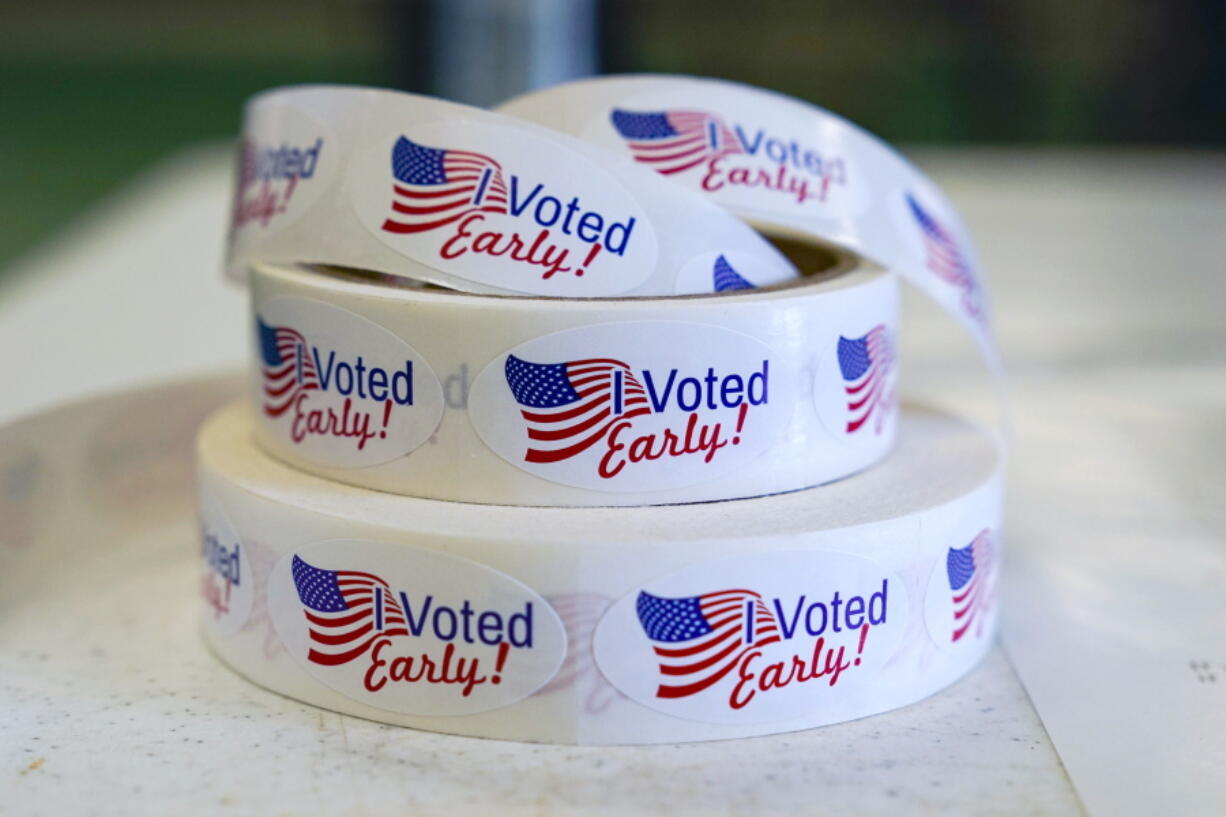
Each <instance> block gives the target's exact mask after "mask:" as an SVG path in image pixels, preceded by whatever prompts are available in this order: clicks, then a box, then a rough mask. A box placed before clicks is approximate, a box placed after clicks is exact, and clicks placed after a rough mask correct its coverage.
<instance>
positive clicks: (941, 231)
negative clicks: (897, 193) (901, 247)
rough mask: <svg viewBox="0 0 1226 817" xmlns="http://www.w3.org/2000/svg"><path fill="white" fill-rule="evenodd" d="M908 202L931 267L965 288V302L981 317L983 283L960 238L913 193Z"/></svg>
mask: <svg viewBox="0 0 1226 817" xmlns="http://www.w3.org/2000/svg"><path fill="white" fill-rule="evenodd" d="M907 205H908V206H909V207H910V208H911V215H912V216H913V217H914V218H915V223H916V224H918V225H919V228H920V233H921V235H922V236H923V238H924V252H925V254H926V255H927V263H928V269H930V270H932V271H933V273H935V274H936V276H937V277H938V278H940V279H941V280H942V281H945V282H946V283H949V284H951V285H953V286H955V287H958V288H959V289H961V290H962V305H963V306H964V307H965V308H966V310H967V312H969V313H970V314H971V315H973V316H975V317H979V316H980V314H981V311H982V306H981V304H980V294H979V282H978V281H977V280H976V279H975V273H974V271H973V270H972V269H971V265H970V262H969V261H968V260H967V259H966V257H965V256H964V255H963V253H962V251H961V250H959V249H958V243H957V241H955V240H954V237H953V235H952V234H951V233H950V232H949V230H947V229H946V228H945V227H943V226H942V225H941V223H940V222H939V221H937V220H936V218H935V217H934V216H933V215H932V214H931V213H929V212H928V211H927V210H925V209H924V208H923V207H921V206H920V203H919V202H918V201H916V199H915V197H914V196H912V195H911V194H910V193H908V194H907Z"/></svg>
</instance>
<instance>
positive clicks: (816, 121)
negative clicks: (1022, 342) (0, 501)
mask: <svg viewBox="0 0 1226 817" xmlns="http://www.w3.org/2000/svg"><path fill="white" fill-rule="evenodd" d="M228 264H229V270H228V272H229V274H230V275H231V276H232V277H234V278H236V279H238V280H242V281H245V282H246V283H247V285H248V286H249V289H250V293H251V310H252V314H251V331H252V347H253V354H252V359H251V377H250V390H249V395H248V396H247V398H246V399H244V400H241V401H239V402H237V403H235V404H233V405H230V406H227V407H225V408H224V409H222V410H221V411H219V412H218V413H217V414H216V415H215V416H213V417H212V418H211V419H210V420H209V421H208V422H206V424H205V426H204V427H203V429H202V430H201V432H200V436H199V441H198V468H199V482H200V515H201V536H202V543H201V571H202V573H201V593H202V596H203V600H204V632H205V635H206V638H207V640H208V643H209V644H210V646H211V648H212V649H213V650H214V652H215V653H216V654H217V656H218V657H219V658H220V659H221V660H222V661H224V662H225V663H226V664H228V665H229V666H231V667H232V668H234V669H235V670H236V671H238V672H239V673H241V674H242V675H243V676H245V677H247V678H249V679H250V680H252V681H254V682H255V683H257V684H260V685H261V686H264V687H267V688H268V689H271V690H274V691H276V692H279V693H282V694H285V695H288V696H291V697H293V698H296V699H299V700H302V701H306V702H308V703H311V704H315V705H317V706H321V707H324V708H327V709H330V710H335V711H338V712H343V713H347V714H352V715H358V716H361V717H364V718H369V719H372V720H377V721H382V722H386V723H391V724H400V725H404V726H410V727H414V728H419V729H427V730H432V731H438V732H449V733H454V734H460V735H473V736H481V737H489V738H500V739H508V740H524V741H544V742H552V743H572V744H611V743H658V742H679V741H694V740H708V739H719V738H731V737H743V736H751V735H763V734H770V733H776V732H785V731H790V730H796V729H804V728H809V727H814V726H820V725H823V724H830V723H836V722H839V721H845V720H849V719H853V718H859V717H863V716H866V715H872V714H875V713H878V712H883V711H886V710H889V709H893V708H896V707H900V706H903V705H906V704H909V703H912V702H914V701H917V700H919V699H921V698H923V697H925V696H928V695H930V694H932V693H934V692H936V691H937V690H940V689H942V688H943V687H945V686H947V685H949V684H950V683H952V682H953V681H954V680H956V679H957V678H959V677H960V676H962V675H963V674H965V673H966V672H968V671H969V670H970V669H971V668H972V667H973V666H974V665H975V663H976V662H977V661H978V660H979V659H980V658H981V657H982V656H983V655H984V653H985V652H986V651H987V649H988V648H989V646H990V643H991V639H992V635H993V629H994V624H995V617H996V583H997V582H996V576H997V572H998V566H999V563H1000V555H1001V554H1000V545H1001V531H1000V521H1001V491H1002V477H1003V475H1002V469H1003V462H1004V459H1003V453H1002V447H1001V444H1000V443H999V441H998V440H997V439H996V437H995V436H993V435H992V434H989V433H988V432H985V431H983V430H981V429H979V428H977V427H975V426H973V425H971V424H970V423H968V422H966V421H964V420H960V419H957V418H954V417H951V416H948V415H946V414H942V413H939V412H936V411H932V410H927V409H924V408H920V407H915V406H907V407H901V408H900V404H899V396H898V392H897V388H896V385H895V384H896V381H897V376H898V367H899V360H898V354H897V349H898V333H897V326H898V313H899V287H900V285H901V282H903V281H905V282H907V283H908V284H910V285H914V286H915V287H917V288H918V289H919V290H921V291H922V292H924V293H926V294H927V295H929V296H930V297H931V298H933V299H934V300H936V301H937V302H938V303H939V304H941V305H942V306H943V307H945V308H946V310H947V311H948V313H949V314H950V315H951V316H952V317H953V318H954V319H955V320H956V321H958V322H959V323H960V324H961V325H962V326H963V327H964V328H965V330H966V331H967V332H968V333H969V334H970V336H971V337H972V338H973V340H974V341H975V342H976V343H977V344H978V347H979V348H980V350H981V351H982V353H983V358H984V360H985V362H986V364H987V367H988V369H989V370H990V371H992V372H993V373H994V374H996V375H997V376H999V366H998V363H997V355H996V351H995V347H994V345H993V340H992V336H991V333H990V329H989V325H988V320H987V312H986V303H985V300H984V297H983V290H982V285H981V283H980V280H979V278H978V276H977V262H976V259H975V257H974V254H973V250H972V248H971V245H970V242H969V239H968V236H967V234H966V230H965V228H964V226H963V224H962V222H961V220H960V219H959V218H958V216H957V214H956V213H955V212H954V211H953V209H952V207H951V206H950V204H949V203H948V201H947V200H946V199H945V197H944V196H943V195H942V194H941V192H940V191H939V190H938V189H937V188H936V187H935V186H934V185H933V184H932V182H930V181H929V180H928V179H926V178H925V177H924V176H923V175H922V174H921V173H920V172H919V171H918V170H917V169H916V168H915V167H913V166H912V165H911V164H909V163H908V162H907V161H906V160H905V159H903V158H902V157H901V156H900V155H899V154H897V153H895V152H894V151H893V150H892V149H890V148H889V147H888V146H886V145H885V144H884V143H882V142H881V141H879V140H877V139H876V138H875V137H873V136H871V135H869V134H868V133H866V132H864V131H863V130H861V129H859V128H858V127H856V126H855V125H853V124H851V123H849V122H847V121H845V120H843V119H841V118H839V117H837V116H835V115H833V114H831V113H829V112H827V111H825V110H822V109H821V108H818V107H815V106H813V105H810V104H808V103H804V102H800V101H797V100H795V99H791V98H788V97H783V96H780V95H777V94H774V93H771V92H768V91H764V90H760V89H755V88H751V87H748V86H743V85H737V84H733V83H728V82H724V81H716V80H708V79H698V78H689V77H666V76H629V77H609V78H599V79H590V80H582V81H578V82H574V83H569V84H565V85H560V86H555V87H552V88H548V89H545V90H543V91H539V92H535V93H532V94H529V95H527V96H524V97H520V98H517V99H513V100H511V101H510V102H508V103H506V104H505V105H503V106H502V107H501V108H500V109H498V110H497V111H495V112H490V111H484V110H478V109H474V108H470V107H466V106H463V105H458V104H453V103H449V102H445V101H441V100H437V99H432V98H429V97H422V96H413V95H408V94H402V93H396V92H391V91H382V90H375V89H366V88H349V87H333V86H303V87H295V88H288V89H281V90H274V91H270V92H267V93H264V94H262V95H259V96H257V97H255V98H254V99H253V100H251V102H250V103H249V105H248V107H247V110H246V116H245V121H244V131H243V135H242V142H241V146H240V151H239V160H238V172H237V182H236V191H235V200H234V211H233V221H232V227H231V234H230V247H229V262H228Z"/></svg>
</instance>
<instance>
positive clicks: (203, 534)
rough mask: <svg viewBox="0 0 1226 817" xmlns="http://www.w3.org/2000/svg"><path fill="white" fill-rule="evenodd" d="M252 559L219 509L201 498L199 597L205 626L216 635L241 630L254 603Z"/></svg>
mask: <svg viewBox="0 0 1226 817" xmlns="http://www.w3.org/2000/svg"><path fill="white" fill-rule="evenodd" d="M253 582H254V577H253V575H252V572H251V558H250V556H249V555H248V553H247V549H246V547H244V545H243V543H242V542H241V541H240V540H239V538H238V533H237V532H236V531H235V530H234V526H233V525H232V524H230V520H229V519H228V518H227V516H226V513H225V511H223V510H222V508H221V505H220V504H218V502H217V501H216V500H215V499H214V498H213V496H212V495H211V494H209V493H208V492H201V495H200V597H201V599H202V600H203V602H204V607H205V610H204V626H205V627H207V628H209V629H211V630H213V631H214V632H215V633H217V634H218V635H223V636H224V635H232V634H233V633H236V632H238V631H239V630H241V629H242V627H243V625H244V624H246V623H247V619H248V617H250V615H251V607H252V604H253V602H254V599H255V587H254V583H253Z"/></svg>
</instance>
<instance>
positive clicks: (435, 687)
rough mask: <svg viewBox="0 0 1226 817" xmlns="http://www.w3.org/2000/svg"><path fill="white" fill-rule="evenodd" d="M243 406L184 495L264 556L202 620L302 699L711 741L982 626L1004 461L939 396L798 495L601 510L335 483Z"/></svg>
mask: <svg viewBox="0 0 1226 817" xmlns="http://www.w3.org/2000/svg"><path fill="white" fill-rule="evenodd" d="M252 422H253V420H252V418H251V416H250V410H249V408H248V407H247V406H245V405H242V404H235V405H232V406H230V407H228V408H226V409H224V410H222V411H221V412H220V413H219V414H217V415H216V416H214V418H213V419H212V420H210V421H209V422H208V423H206V425H205V427H204V429H203V430H202V432H201V436H200V438H199V441H198V467H199V474H200V482H201V491H202V495H203V497H204V502H205V505H206V508H209V509H211V510H210V511H209V513H211V514H224V516H225V518H226V520H228V521H227V525H228V526H229V530H228V532H227V536H226V542H227V548H229V549H230V550H231V551H234V552H245V553H262V554H266V557H265V558H264V561H265V562H267V563H269V564H272V565H273V567H272V568H271V569H270V570H265V571H263V572H262V574H261V578H262V579H264V580H265V581H266V583H267V584H266V587H267V590H266V592H263V593H260V592H256V593H254V594H253V599H254V601H253V604H254V609H252V610H251V615H250V617H249V618H248V619H247V620H246V621H245V623H242V624H241V626H239V625H238V624H237V623H236V625H235V626H234V627H208V628H206V631H205V634H206V637H207V638H208V639H209V642H210V644H211V645H212V647H213V648H214V650H215V651H216V653H217V654H218V655H219V656H220V657H221V658H222V660H224V661H225V662H226V663H228V664H229V665H231V666H232V667H234V668H235V669H236V670H237V671H239V672H240V673H242V674H243V675H245V676H246V677H248V678H250V679H251V680H253V681H255V682H256V683H259V684H261V685H263V686H266V687H268V688H269V689H272V690H274V691H277V692H280V693H282V694H285V695H289V696H291V697H294V698H298V699H300V700H303V701H306V702H308V703H312V704H315V705H318V706H322V707H325V708H328V709H333V710H336V711H339V712H344V713H348V714H353V715H358V716H361V717H365V718H370V719H373V720H378V721H383V722H386V723H391V724H400V725H405V726H412V727H415V728H421V729H427V730H433V731H442V732H450V733H455V734H463V735H476V736H482V737H491V738H503V739H512V740H529V741H547V742H556V743H579V744H609V743H657V742H677V741H692V740H707V739H718V738H733V737H744V736H751V735H762V734H770V733H775V732H785V731H791V730H796V729H803V728H808V727H813V726H820V725H823V724H828V723H835V722H839V721H843V720H848V719H852V718H859V717H863V716H866V715H870V714H874V713H877V712H882V711H885V710H888V709H893V708H896V707H899V706H903V705H906V704H908V703H911V702H913V701H916V700H919V699H920V698H923V697H925V696H927V695H930V694H932V693H933V692H935V691H937V690H939V689H941V688H943V687H945V686H946V685H948V684H950V683H952V682H953V681H954V680H956V679H957V678H959V677H960V676H962V675H963V674H965V673H966V672H967V671H969V669H970V668H971V667H972V666H974V665H975V663H976V662H977V661H978V660H979V659H980V658H981V657H982V656H983V655H984V654H985V652H986V651H987V650H988V648H989V647H990V644H991V639H992V635H993V631H994V625H995V615H996V596H995V593H994V592H993V590H994V587H995V581H996V573H997V571H998V569H999V564H1000V534H999V531H1000V522H1001V513H1000V510H1001V506H1000V500H1001V466H1002V459H1003V458H1002V456H1001V453H1000V447H999V445H998V444H997V443H996V442H995V441H994V440H993V439H992V438H991V437H989V436H987V435H985V434H984V433H983V432H980V431H978V430H976V429H974V428H972V427H970V426H968V425H967V424H965V423H963V422H960V421H957V420H953V419H951V418H949V417H947V416H944V415H940V414H936V413H931V412H927V411H923V410H908V411H906V412H904V416H903V420H902V425H903V429H902V442H901V444H900V446H899V449H898V451H897V452H896V453H895V455H894V456H892V457H891V458H890V459H889V460H888V461H887V462H886V463H884V464H882V465H881V466H880V467H878V468H874V469H872V470H870V471H868V472H865V473H864V474H860V475H857V476H855V477H852V478H850V479H847V480H843V481H841V482H839V483H836V484H834V485H831V486H827V487H823V488H821V489H816V490H811V491H800V492H795V493H790V494H782V495H777V496H770V497H762V498H758V499H748V500H741V501H735V502H725V503H719V504H716V505H712V504H695V505H681V506H667V507H654V508H612V509H592V508H579V509H569V508H554V509H527V508H508V507H498V506H491V505H457V504H455V503H447V502H437V501H431V500H424V499H414V498H407V497H398V496H393V495H390V494H387V493H383V492H378V491H368V490H364V489H360V488H351V487H347V486H343V485H337V484H336V483H333V482H330V481H327V480H322V479H320V478H318V477H314V476H311V475H308V474H303V473H301V472H300V471H298V470H296V469H293V468H291V467H288V466H286V465H282V464H281V463H279V462H277V461H276V460H274V459H272V458H270V457H268V456H266V455H265V454H263V453H262V452H261V451H259V450H258V449H257V448H255V447H254V446H253V445H252V444H251V442H250V437H251V432H252ZM207 535H208V534H207V533H206V536H207ZM215 556H216V552H215V549H210V548H207V547H206V548H204V549H203V550H202V557H203V559H204V562H203V565H204V567H205V569H206V570H207V569H212V567H211V566H213V563H215V562H216V561H217V560H216V558H215ZM265 576H266V578H265ZM213 601H214V600H210V599H209V598H207V597H206V599H205V608H206V609H205V612H206V613H207V614H208V615H214V614H215V612H216V611H215V607H214V606H213ZM269 621H271V622H272V624H273V625H274V627H275V631H276V638H277V639H278V640H279V641H280V643H281V644H283V645H284V647H285V649H284V650H283V651H282V650H269V649H268V631H267V626H266V623H267V622H269Z"/></svg>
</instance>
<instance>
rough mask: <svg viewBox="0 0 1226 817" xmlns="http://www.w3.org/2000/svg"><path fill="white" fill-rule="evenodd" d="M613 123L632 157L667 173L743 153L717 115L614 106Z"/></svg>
mask: <svg viewBox="0 0 1226 817" xmlns="http://www.w3.org/2000/svg"><path fill="white" fill-rule="evenodd" d="M611 119H612V120H613V127H614V128H616V129H617V132H618V133H619V134H621V137H622V138H623V139H625V140H626V144H628V145H629V146H630V152H631V154H633V156H634V158H635V161H639V162H643V163H645V164H647V165H650V166H651V168H652V169H653V170H655V171H657V172H659V173H663V174H665V175H671V174H673V173H681V172H683V171H686V170H689V169H690V168H691V167H696V166H698V165H700V164H702V163H703V162H706V161H708V160H710V159H714V158H715V157H717V156H723V155H725V154H729V153H744V152H745V151H743V150H742V149H741V143H740V141H739V140H738V139H737V138H736V134H735V133H733V132H732V131H731V130H730V129H729V128H728V126H727V125H725V124H724V123H723V120H721V119H720V118H719V117H717V116H714V115H712V114H709V113H703V112H702V111H655V112H650V113H641V112H635V111H623V110H621V109H619V108H614V109H613V113H612V114H611Z"/></svg>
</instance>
